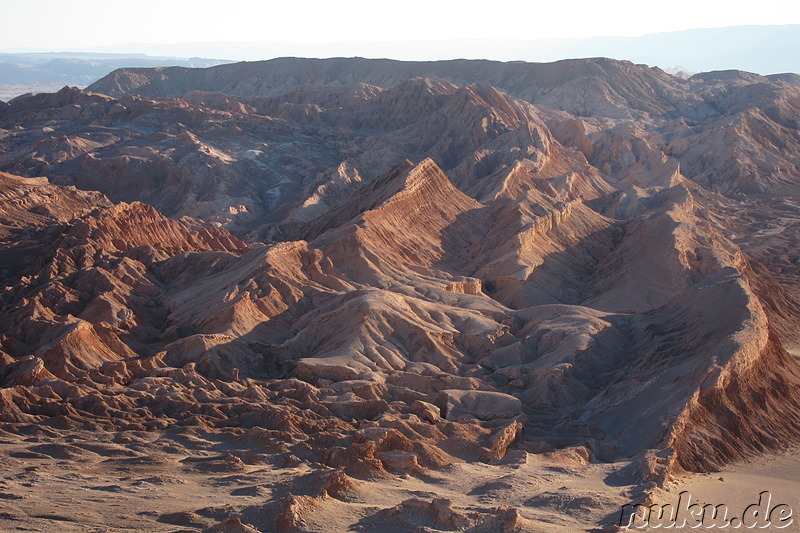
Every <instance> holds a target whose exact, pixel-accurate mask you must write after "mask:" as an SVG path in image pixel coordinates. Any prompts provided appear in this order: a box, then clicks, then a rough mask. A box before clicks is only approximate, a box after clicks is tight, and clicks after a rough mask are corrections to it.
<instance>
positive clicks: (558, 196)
mask: <svg viewBox="0 0 800 533" xmlns="http://www.w3.org/2000/svg"><path fill="white" fill-rule="evenodd" d="M271 80H272V81H271ZM799 112H800V92H799V91H798V89H797V87H795V86H792V85H790V84H788V83H786V82H785V81H782V80H781V79H767V78H764V77H761V76H757V75H749V74H744V73H717V74H713V73H712V74H702V75H696V76H694V77H691V78H688V79H684V78H677V77H673V76H670V75H668V74H666V73H664V72H662V71H660V70H658V69H648V68H646V67H643V66H639V65H633V64H630V63H627V62H617V61H612V60H601V59H598V60H580V61H577V60H576V61H563V62H559V63H553V64H541V65H532V64H524V63H521V64H501V63H493V62H482V61H478V62H466V61H456V62H440V63H431V64H424V63H401V62H386V61H367V60H325V61H322V60H319V61H317V60H313V61H312V60H275V61H270V62H263V63H248V64H237V65H225V66H220V67H214V68H212V69H208V70H193V69H179V70H172V69H167V70H158V71H155V70H147V69H143V70H140V69H131V70H121V71H116V72H115V73H113V74H111V75H109V76H108V77H106V78H104V79H103V80H100V81H99V82H97V83H96V84H94V85H93V86H92V87H90V89H89V90H88V91H80V90H77V89H70V88H65V89H63V90H61V91H60V92H58V93H56V94H41V95H33V96H23V97H19V98H17V99H15V100H13V101H11V102H10V103H9V104H8V105H5V106H3V107H2V108H0V171H2V173H0V277H2V279H3V285H4V288H3V291H2V293H0V386H1V387H2V388H0V421H2V427H1V429H2V430H3V431H4V432H6V433H8V434H14V433H19V432H22V431H33V432H36V431H40V430H38V429H35V428H41V427H47V428H51V427H53V428H56V429H58V431H66V432H68V431H78V429H81V430H89V431H95V432H100V433H102V432H109V434H110V433H113V432H123V431H127V432H134V433H135V434H137V435H139V434H141V435H145V434H150V433H154V432H163V431H166V432H169V431H172V430H177V429H180V428H183V429H180V431H187V432H189V433H191V434H193V435H195V437H193V438H199V437H197V435H200V434H201V433H202V434H203V435H205V436H206V437H208V438H211V437H209V436H214V437H213V438H214V439H218V440H219V441H220V442H227V443H230V442H232V441H236V442H246V443H248V444H247V446H249V447H250V448H248V449H251V451H252V449H253V447H255V448H254V449H259V450H260V452H259V453H260V454H261V455H263V457H261V456H259V457H260V458H258V459H254V458H253V456H251V455H247V456H244V455H242V454H239V455H235V454H234V455H224V454H223V455H220V456H219V457H216V456H215V457H213V458H208V457H207V458H206V459H204V460H202V461H200V460H199V459H198V460H196V461H195V460H194V459H193V460H191V461H189V462H188V463H181V464H183V465H184V466H185V468H186V469H188V470H187V471H191V472H192V473H193V474H192V475H194V474H197V475H200V474H202V473H206V474H207V473H209V472H246V471H249V469H250V468H251V467H252V465H253V464H255V463H254V461H256V462H257V461H273V462H275V461H279V462H280V464H281V465H284V464H285V465H288V466H286V468H289V467H291V468H295V467H297V465H301V464H304V465H310V466H308V469H309V470H307V471H304V473H303V475H302V476H301V475H299V474H297V475H294V474H293V475H292V476H289V478H291V479H292V480H294V481H292V483H294V482H296V483H297V485H296V486H295V485H292V487H293V488H291V490H289V489H287V491H285V492H284V493H281V494H280V497H278V494H277V492H276V493H275V497H274V498H273V499H272V500H270V502H271V503H269V504H268V505H267V506H266V507H265V508H264V509H262V510H261V511H259V512H263V513H265V514H263V516H265V517H267V518H264V520H265V521H264V522H263V523H257V521H255V522H254V521H252V520H251V521H250V522H248V524H250V525H247V524H243V523H241V522H235V521H234V519H233V518H230V519H229V520H227V521H223V520H222V519H219V520H217V521H216V522H214V520H216V519H217V518H219V517H218V516H217V515H215V514H213V513H210V514H209V513H206V514H207V515H208V516H206V515H203V514H202V513H199V512H198V513H199V514H198V513H195V514H187V515H186V516H184V515H181V516H180V517H178V516H173V515H172V514H170V515H169V517H168V520H173V522H168V523H170V524H172V523H175V524H178V525H181V524H182V525H188V526H191V527H195V526H194V525H192V524H195V525H197V524H200V525H202V527H209V528H212V526H213V527H217V528H218V529H215V530H219V531H223V530H224V531H228V530H231V531H234V530H236V531H239V530H241V531H248V529H246V528H251V529H252V528H261V529H262V530H267V529H269V528H273V527H274V528H279V529H280V528H283V529H286V530H291V529H292V528H294V529H295V530H303V528H304V527H310V526H308V524H309V523H311V522H309V521H313V520H314V518H313V516H314V515H315V513H319V512H323V513H324V512H327V511H325V509H328V510H330V509H332V507H331V506H332V505H333V503H332V502H334V501H335V502H338V503H336V504H335V505H337V506H338V505H342V506H345V507H346V506H347V505H350V503H347V502H352V501H359V498H361V497H362V496H359V494H362V495H363V494H364V492H363V491H365V490H366V489H364V488H363V486H362V485H361V484H362V483H377V482H382V481H381V480H383V481H386V480H387V479H395V478H403V476H405V478H407V477H408V476H411V477H416V478H419V479H422V478H424V477H425V476H430V475H432V474H431V473H432V472H440V473H441V472H446V471H447V469H448V468H456V466H454V465H463V464H469V465H475V464H481V465H483V464H484V463H486V464H494V465H496V464H498V463H502V464H506V465H507V464H511V463H513V462H514V461H518V460H520V459H519V457H521V456H522V457H524V456H526V455H525V452H528V453H532V454H533V453H535V454H536V457H538V458H539V459H537V460H542V461H545V460H546V461H551V462H553V463H554V464H566V465H570V468H572V467H575V468H577V467H578V466H581V467H585V466H586V465H589V464H591V463H592V462H595V463H597V462H600V463H603V462H620V461H629V462H630V461H633V462H634V464H635V465H638V466H636V468H632V469H630V470H633V471H635V472H636V474H635V475H630V476H629V477H630V479H629V484H631V485H636V486H646V484H647V483H648V482H653V483H656V484H659V483H663V482H664V481H665V480H666V479H668V477H669V476H670V475H672V474H674V473H676V472H680V471H683V470H685V471H707V470H713V469H716V468H719V467H721V466H723V465H725V464H727V463H729V462H731V461H735V460H738V459H741V458H743V457H747V456H749V455H751V454H754V453H759V452H763V451H765V450H769V449H775V448H780V447H782V446H785V445H786V443H790V442H794V441H796V439H797V437H798V435H800V368H799V367H798V363H797V361H796V359H795V358H794V357H792V356H791V355H789V353H787V351H786V349H787V348H788V349H789V350H790V351H791V350H794V349H795V347H796V346H797V341H798V338H797V334H796V332H797V331H798V328H797V326H798V317H799V316H800V315H798V311H799V310H800V309H799V308H798V297H800V267H799V266H798V265H800V261H798V251H797V250H798V249H797V244H798V231H797V228H798V224H800V215H799V214H798V213H799V211H798V209H800V204H798V201H800V171H799V170H798V168H800V131H798V129H799V128H800V114H799ZM47 431H55V430H54V429H48V430H47ZM137 432H138V433H137ZM206 437H203V438H206ZM142 438H143V437H142ZM123 444H124V443H123ZM242 446H244V445H242ZM62 451H63V450H62ZM37 453H38V452H37ZM64 453H66V452H64ZM75 453H77V452H75ZM132 453H133V452H132ZM169 453H172V452H169ZM230 453H234V452H230ZM237 453H238V452H237ZM253 453H255V452H253ZM67 455H68V454H67ZM75 457H77V455H76V456H75ZM503 461H505V463H503ZM270 464H272V463H270ZM548 464H549V463H548ZM281 468H283V466H281ZM481 468H482V467H481ZM487 468H488V466H487ZM498 468H499V467H498ZM520 468H521V467H520ZM625 472H628V470H626V471H625ZM620 475H621V476H623V474H620ZM628 475H629V473H626V474H624V476H628ZM303 476H311V477H309V478H306V477H303ZM314 476H317V477H319V479H317V477H314ZM624 476H623V477H624ZM312 478H313V481H309V480H310V479H312ZM405 478H403V479H405ZM625 479H628V478H627V477H626V478H625ZM287 483H289V482H288V481H287ZM509 483H510V482H509ZM309 484H310V485H313V486H314V487H315V489H314V490H313V491H312V490H310V489H308V486H310V485H309ZM301 486H302V487H306V489H302V490H301V488H299V487H301ZM509 486H511V485H509ZM498 487H500V486H499V485H498ZM556 488H557V487H556ZM476 490H477V489H476ZM496 490H499V489H497V488H495V489H491V490H489V489H486V490H485V491H484V492H485V493H491V492H492V491H496ZM554 490H555V489H554ZM303 491H304V492H303ZM251 492H252V493H253V495H258V494H261V493H259V491H258V490H256V489H253V490H252V491H251ZM476 494H477V493H476ZM480 494H483V493H480ZM553 494H555V493H553ZM262 495H263V494H262ZM557 496H558V495H557V494H555V495H552V494H551V497H547V498H540V499H539V500H536V502H538V503H537V505H550V504H551V503H552V502H553V501H556V500H558V498H559V497H557ZM554 498H555V500H554ZM587 498H588V499H587V500H586V501H587V502H588V503H587V505H588V506H589V507H590V508H592V509H593V507H591V505H594V504H593V503H592V502H594V501H595V499H596V498H599V497H598V496H596V495H594V496H591V497H589V496H587ZM592 498H595V499H592ZM559 501H560V500H559ZM536 502H534V503H536ZM548 502H550V503H548ZM590 504H591V505H590ZM453 505H454V504H453V502H452V501H450V500H446V499H439V498H432V497H427V496H420V495H417V496H415V499H408V500H407V501H402V502H401V501H397V502H394V503H392V504H391V505H388V504H387V505H386V506H385V508H384V509H382V510H380V512H377V514H374V516H372V517H371V518H369V519H368V520H367V521H366V522H364V523H363V524H362V525H363V526H364V527H367V526H368V525H369V524H373V522H371V521H370V520H373V521H378V522H380V521H385V520H388V521H395V522H396V523H397V524H399V525H398V526H397V527H401V528H402V527H405V526H404V525H403V524H405V525H407V524H408V523H412V522H413V523H425V524H429V526H430V527H438V528H444V529H445V530H446V529H447V528H450V529H461V530H463V529H465V528H479V527H485V528H491V527H508V528H512V529H513V528H514V527H517V528H524V527H532V526H530V523H529V522H530V519H529V518H526V515H525V512H524V510H523V511H522V512H520V511H518V510H516V509H512V508H503V509H501V508H493V509H492V510H491V511H490V510H489V509H488V508H487V509H483V510H477V511H475V510H473V511H469V512H467V511H465V510H464V509H461V510H459V509H457V508H454V507H453ZM531 505H533V504H531ZM456 507H457V506H456ZM329 508H330V509H329ZM343 508H344V507H343ZM242 512H243V513H245V514H244V515H242V516H245V517H246V516H247V514H246V512H245V511H242ZM247 512H252V513H256V511H255V510H252V509H251V510H250V511H247ZM593 512H594V511H593ZM598 512H599V511H598ZM256 514H257V513H256ZM212 518H213V519H214V520H212ZM165 520H166V519H165ZM175 520H178V522H174V521H175ZM235 520H239V519H238V518H236V519H235ZM254 520H255V519H254ZM245 521H246V520H245ZM420 521H421V522H420ZM217 522H219V523H217ZM393 523H394V522H393ZM215 524H216V525H215ZM226 524H227V525H226ZM259 524H260V525H259ZM303 524H305V525H303ZM251 526H252V527H251ZM197 527H200V526H199V525H198V526H197ZM220 528H221V529H220ZM225 528H228V529H225ZM231 528H233V529H231ZM235 528H239V529H235ZM209 530H212V529H209ZM256 530H258V529H256ZM476 530H477V529H476ZM508 530H511V529H508Z"/></svg>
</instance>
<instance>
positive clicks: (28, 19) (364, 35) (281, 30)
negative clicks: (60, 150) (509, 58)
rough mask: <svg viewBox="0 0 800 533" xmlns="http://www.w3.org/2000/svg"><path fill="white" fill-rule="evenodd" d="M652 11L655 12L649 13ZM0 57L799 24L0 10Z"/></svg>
mask: <svg viewBox="0 0 800 533" xmlns="http://www.w3.org/2000/svg"><path fill="white" fill-rule="evenodd" d="M656 6H659V7H656ZM0 13H2V16H3V19H4V24H3V31H2V32H0V49H14V48H40V49H54V50H73V49H77V48H87V47H100V46H107V45H114V44H122V43H188V42H200V41H206V42H208V41H239V42H241V41H261V42H263V41H273V42H287V41H288V42H300V43H302V42H307V43H322V42H337V41H405V40H422V39H526V40H528V39H545V38H559V37H590V36H635V35H644V34H648V33H656V32H664V31H675V30H681V29H688V28H709V27H722V26H734V25H746V24H793V23H800V2H797V1H796V0H795V1H790V0H759V1H758V2H753V1H752V0H748V1H746V2H745V1H743V0H725V1H724V2H723V1H707V0H667V1H665V2H659V3H655V2H653V3H648V2H644V1H642V0H605V1H601V0H592V1H583V0H578V1H575V0H572V1H558V0H556V1H553V0H548V1H544V2H542V1H536V0H526V1H508V0H496V1H492V0H481V1H471V0H462V1H459V2H450V1H437V0H404V1H400V2H391V1H389V2H386V1H383V2H382V1H380V0H369V1H366V0H364V1H362V0H347V1H318V0H305V1H296V0H295V1H292V0H287V1H282V2H272V1H244V0H224V1H209V0H192V1H185V0H134V1H126V2H121V1H117V0H104V1H95V0H84V1H82V2H65V1H64V0H0Z"/></svg>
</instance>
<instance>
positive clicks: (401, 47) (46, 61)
mask: <svg viewBox="0 0 800 533" xmlns="http://www.w3.org/2000/svg"><path fill="white" fill-rule="evenodd" d="M796 50H800V24H788V25H781V26H730V27H725V28H706V29H693V30H685V31H678V32H668V33H657V34H651V35H644V36H641V37H592V38H586V39H513V40H512V39H509V40H481V39H475V40H428V41H411V42H364V41H352V42H337V43H287V42H197V43H180V44H152V43H132V44H122V45H116V46H110V47H104V48H101V49H94V50H91V51H90V50H83V51H78V52H59V53H56V52H46V51H42V52H36V53H0V100H9V99H10V98H13V97H14V96H17V95H19V94H23V93H26V92H48V91H55V90H58V89H60V88H61V87H63V86H64V85H71V86H72V85H74V86H78V87H81V88H83V87H86V86H88V85H89V84H91V83H93V82H94V81H96V80H98V79H100V78H102V77H103V76H105V75H106V74H108V73H110V72H112V71H113V70H115V69H117V68H136V67H159V66H184V67H199V68H203V67H209V66H213V65H218V64H222V63H230V62H233V61H257V60H264V59H273V58H278V57H307V58H326V57H365V58H392V59H398V60H405V61H430V60H441V59H461V58H463V59H493V60H498V61H527V62H551V61H557V60H560V59H569V58H594V57H609V58H614V59H621V60H628V61H632V62H634V63H637V64H646V65H649V66H658V67H661V68H662V69H664V70H666V71H667V72H670V73H672V74H677V73H680V72H688V73H690V74H691V73H696V72H708V71H715V70H729V69H735V70H744V71H748V72H755V73H758V74H764V75H768V74H778V73H787V72H792V73H800V56H798V54H796V53H794V52H795V51H796ZM201 58H226V59H201Z"/></svg>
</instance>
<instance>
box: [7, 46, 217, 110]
mask: <svg viewBox="0 0 800 533" xmlns="http://www.w3.org/2000/svg"><path fill="white" fill-rule="evenodd" d="M221 63H226V61H224V60H219V59H201V58H197V57H193V58H189V59H187V58H180V57H163V56H162V57H153V56H148V55H145V54H113V53H97V52H94V53H90V52H41V53H0V100H6V99H8V98H11V97H14V96H17V95H19V94H24V93H26V92H49V91H53V92H54V91H57V90H58V89H60V88H61V87H64V86H65V85H70V86H78V87H86V86H87V85H89V84H90V83H92V82H93V81H95V80H98V79H100V78H102V77H103V76H105V75H106V74H108V73H109V72H111V71H113V70H115V69H117V68H122V67H162V66H184V67H211V66H214V65H219V64H221Z"/></svg>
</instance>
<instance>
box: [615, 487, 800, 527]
mask: <svg viewBox="0 0 800 533" xmlns="http://www.w3.org/2000/svg"><path fill="white" fill-rule="evenodd" d="M792 514H793V511H792V508H791V507H790V506H789V505H788V504H785V503H777V504H773V502H772V494H770V492H769V491H762V492H761V493H760V494H759V495H758V502H757V503H753V504H751V505H748V506H747V507H746V508H745V509H744V511H742V513H741V515H739V516H736V515H734V514H733V513H731V512H730V509H729V508H728V506H727V505H726V504H724V503H723V504H717V505H714V504H711V503H707V504H701V503H692V495H691V494H690V493H689V492H688V491H683V492H681V493H680V494H679V495H678V503H677V505H673V504H671V503H666V504H658V503H653V504H650V505H645V504H641V503H639V504H625V505H623V506H622V510H621V511H620V517H619V526H620V527H621V528H622V529H648V528H653V529H655V528H664V529H683V528H686V529H699V528H705V529H713V528H719V529H721V528H731V529H763V528H768V527H769V528H775V529H783V528H786V527H789V526H790V525H792V523H793V522H794V518H793V517H792Z"/></svg>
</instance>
